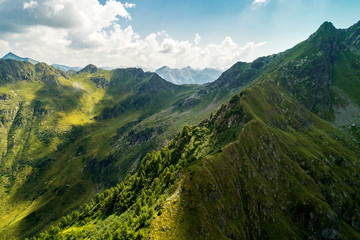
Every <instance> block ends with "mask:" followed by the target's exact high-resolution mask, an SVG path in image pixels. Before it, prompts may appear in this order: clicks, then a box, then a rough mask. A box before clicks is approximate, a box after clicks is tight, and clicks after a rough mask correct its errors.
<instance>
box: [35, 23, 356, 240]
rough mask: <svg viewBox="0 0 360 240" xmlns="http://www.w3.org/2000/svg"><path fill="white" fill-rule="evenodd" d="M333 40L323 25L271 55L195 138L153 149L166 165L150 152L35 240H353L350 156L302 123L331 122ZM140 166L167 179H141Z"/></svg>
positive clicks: (336, 140)
mask: <svg viewBox="0 0 360 240" xmlns="http://www.w3.org/2000/svg"><path fill="white" fill-rule="evenodd" d="M339 34H341V33H339V32H338V31H337V30H336V29H334V28H333V26H332V25H330V24H328V23H326V24H324V25H323V26H322V27H321V28H320V29H319V31H318V32H317V33H316V34H314V35H312V36H311V37H310V39H309V40H308V41H306V42H303V43H301V44H299V45H298V46H296V47H295V48H293V49H291V50H289V51H287V52H285V53H282V54H280V55H278V56H276V57H275V59H274V60H273V61H271V62H270V63H269V65H268V68H267V69H266V70H265V71H264V73H266V75H263V76H260V77H259V78H258V79H257V80H256V82H257V84H255V85H253V86H252V87H250V88H248V89H246V90H245V91H243V92H242V93H241V94H240V95H238V96H235V97H234V98H233V99H232V100H231V101H230V103H229V104H227V105H225V106H223V107H222V108H221V109H220V110H219V111H218V113H217V114H215V115H213V116H212V117H211V118H210V120H206V121H204V122H203V123H202V124H200V125H199V127H194V128H190V130H189V128H188V127H185V128H184V130H183V132H182V133H181V134H179V135H178V136H177V137H176V138H175V140H173V141H171V142H170V144H169V145H168V146H167V147H166V148H165V149H163V150H162V151H165V152H166V151H168V150H170V152H172V153H173V154H172V155H171V156H172V157H171V158H164V159H162V158H159V157H157V156H159V155H162V154H163V153H162V151H161V152H158V153H152V154H151V155H149V156H148V157H147V158H145V159H144V160H143V162H142V166H143V167H141V168H140V170H139V171H138V172H137V173H135V175H133V176H132V177H129V178H128V179H127V180H125V182H124V185H123V186H118V187H117V188H114V189H111V190H109V191H110V192H111V194H107V197H106V200H104V201H95V202H94V203H92V204H91V210H90V213H89V211H83V210H81V211H80V213H78V215H77V214H75V215H77V216H75V215H72V216H71V217H69V219H67V220H69V221H67V222H66V221H65V222H64V221H63V222H62V223H61V224H60V225H59V226H58V228H55V229H54V228H53V229H50V231H49V232H46V233H43V234H42V235H40V238H44V239H47V238H48V236H49V235H50V236H52V237H55V238H61V237H65V238H69V239H71V238H72V237H91V236H93V237H94V238H95V239H103V238H110V237H115V238H116V239H129V238H141V237H144V236H145V237H149V238H153V239H165V238H166V239H234V238H235V239H254V238H256V239H259V238H260V239H279V238H280V239H304V238H310V239H324V238H326V239H334V238H342V239H357V238H359V237H360V236H359V231H360V228H359V225H360V209H359V208H360V206H359V205H358V202H359V199H360V196H359V190H360V189H359V186H360V184H359V183H360V178H359V174H358V168H359V159H360V157H359V154H360V153H359V148H358V145H357V144H356V142H354V141H353V140H352V139H351V138H350V137H349V136H347V135H346V134H343V133H341V132H339V131H338V130H337V129H335V128H334V127H333V126H331V125H330V124H329V123H328V122H326V121H324V120H322V119H321V118H319V117H318V116H317V115H315V114H314V113H316V114H318V115H320V116H322V117H323V118H326V119H330V120H331V119H332V117H333V116H332V115H333V106H335V105H337V104H339V103H338V102H334V99H333V98H332V96H331V94H332V93H331V91H332V89H331V84H332V82H335V83H334V84H336V82H337V81H338V80H339V78H338V77H339V76H338V75H336V74H333V66H334V64H335V71H336V67H338V68H340V71H339V74H340V75H341V70H342V69H341V68H342V65H341V64H339V62H340V63H341V61H340V60H338V58H337V56H339V55H337V54H336V53H334V50H336V49H337V46H338V44H339V43H341V42H339V41H338V40H339V38H338V37H339ZM341 37H342V36H340V38H341ZM334 47H335V48H334ZM336 59H337V60H336ZM238 66H239V69H240V70H241V69H242V67H244V68H247V67H248V65H246V64H243V65H241V64H240V65H238ZM236 68H237V67H236ZM347 81H349V82H351V83H353V82H352V80H351V79H348V78H347ZM354 84H355V85H356V82H355V83H354ZM337 87H339V88H340V86H339V85H337ZM342 90H343V91H344V92H346V89H342ZM352 90H353V91H355V90H354V89H352ZM356 91H357V92H358V91H359V89H358V90H356ZM348 94H349V92H348ZM354 96H355V95H354ZM352 99H353V100H355V99H354V98H352ZM204 131H205V133H204ZM201 132H203V133H201ZM230 136H231V137H230ZM174 142H175V143H178V144H174ZM179 146H186V147H185V148H184V149H185V150H184V149H183V150H181V147H180V149H179ZM166 149H167V150H166ZM189 149H190V152H188V153H189V154H183V153H184V152H183V151H185V152H187V151H188V150H189ZM199 153H200V154H199ZM185 159H186V160H185ZM152 162H161V163H163V164H164V165H165V166H168V168H169V169H172V170H170V171H167V170H166V171H165V169H166V168H165V166H163V167H162V168H161V169H162V170H161V171H153V169H152V168H151V166H152V164H151V163H152ZM147 166H148V167H147ZM171 166H173V167H172V168H171ZM141 169H143V170H141ZM163 174H165V175H168V177H167V178H166V177H165V176H164V175H163ZM137 179H139V180H140V181H139V180H137ZM156 179H160V181H159V182H158V181H157V180H156ZM157 185H158V186H160V188H161V189H162V190H161V193H159V192H158V190H157V189H156V188H154V187H155V186H157ZM149 186H152V187H149ZM142 192H144V193H146V195H152V197H151V198H147V197H145V196H143V195H142V194H140V193H142ZM129 196H134V197H132V198H131V197H130V198H129ZM154 197H155V199H156V200H155V201H156V203H154ZM98 198H99V197H98ZM124 202H125V203H126V205H124V204H125V203H124ZM112 206H120V210H119V209H117V210H116V209H114V210H111V209H112ZM121 206H126V207H125V208H124V209H127V210H124V209H123V210H121V209H122V208H121ZM159 206H160V208H159ZM104 209H107V210H105V211H104ZM149 209H150V210H149ZM108 223H111V224H110V225H108Z"/></svg>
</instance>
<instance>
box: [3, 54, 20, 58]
mask: <svg viewBox="0 0 360 240" xmlns="http://www.w3.org/2000/svg"><path fill="white" fill-rule="evenodd" d="M10 57H17V58H20V57H19V56H17V55H15V54H13V53H12V52H9V53H7V54H6V55H5V56H3V57H2V59H8V58H10Z"/></svg>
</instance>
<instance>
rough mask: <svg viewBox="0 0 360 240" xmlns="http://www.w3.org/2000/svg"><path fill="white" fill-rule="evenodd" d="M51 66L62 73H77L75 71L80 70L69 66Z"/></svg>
mask: <svg viewBox="0 0 360 240" xmlns="http://www.w3.org/2000/svg"><path fill="white" fill-rule="evenodd" d="M52 66H53V67H55V68H57V69H59V70H62V71H64V72H67V71H70V70H74V71H76V72H77V71H80V70H81V67H69V66H66V65H60V64H53V65H52Z"/></svg>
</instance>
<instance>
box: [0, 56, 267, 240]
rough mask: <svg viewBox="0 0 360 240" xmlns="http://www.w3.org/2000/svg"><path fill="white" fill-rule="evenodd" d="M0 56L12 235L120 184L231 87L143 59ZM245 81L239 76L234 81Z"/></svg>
mask: <svg viewBox="0 0 360 240" xmlns="http://www.w3.org/2000/svg"><path fill="white" fill-rule="evenodd" d="M0 63H1V64H2V68H1V70H2V71H3V75H2V76H3V77H2V78H1V79H2V80H4V83H3V84H1V85H0V101H2V105H1V119H2V125H1V126H0V131H1V133H2V134H1V135H0V136H1V139H0V146H1V148H0V151H1V152H0V154H1V155H2V158H1V164H0V166H1V167H0V171H1V180H2V181H1V182H2V183H1V184H0V196H1V197H0V199H1V200H0V201H1V202H0V209H1V211H0V212H2V214H1V216H0V218H1V220H2V221H1V223H0V229H2V230H1V231H0V236H1V237H5V238H18V237H20V238H21V237H23V236H27V235H31V234H33V233H34V232H37V231H38V230H39V229H41V228H42V227H43V226H44V225H46V224H48V223H51V222H52V221H56V220H58V219H59V217H60V216H62V215H64V214H65V213H68V212H70V211H71V210H73V209H76V208H78V206H79V205H80V204H82V203H84V202H86V201H88V200H89V199H90V198H91V197H93V196H94V194H95V193H96V192H98V191H100V190H101V189H104V188H105V186H106V187H108V186H113V185H116V184H117V183H118V182H120V181H121V180H122V179H123V178H124V176H125V175H126V174H127V173H129V172H134V171H135V170H136V169H137V167H138V164H139V162H140V159H142V158H143V157H144V156H145V154H146V153H147V152H149V151H150V150H151V149H158V148H160V147H161V146H163V145H164V144H165V143H166V142H168V141H169V140H170V139H172V137H173V136H174V134H175V133H176V132H178V130H179V129H181V127H182V126H183V125H184V124H186V123H189V124H197V123H198V122H200V121H201V120H202V119H203V118H204V117H205V116H208V115H209V114H210V113H211V112H213V111H214V109H216V108H217V107H218V106H219V105H220V104H221V103H223V102H225V101H226V100H228V99H229V97H230V96H231V93H229V92H227V91H223V90H221V91H217V90H211V91H210V90H206V91H204V90H202V89H204V87H198V86H194V85H192V86H191V85H189V86H176V85H173V84H170V83H167V82H165V81H163V80H162V79H160V78H159V77H158V76H157V75H154V74H152V73H144V72H142V70H140V69H125V70H114V71H104V70H100V69H97V68H96V67H95V66H92V65H89V66H88V67H86V68H85V69H84V70H82V71H80V72H78V73H71V75H67V74H64V73H63V72H61V71H58V70H56V69H54V68H53V67H49V66H47V65H46V64H38V65H36V66H34V65H31V64H29V63H22V62H16V61H1V62H0ZM9 66H10V67H9ZM24 69H26V71H24ZM258 71H260V70H258ZM19 73H22V74H19ZM239 76H241V74H240V75H239ZM236 79H237V78H235V79H233V81H234V80H236ZM247 83H248V81H247V82H242V79H241V77H240V78H239V80H238V81H237V83H236V86H233V88H232V89H233V91H234V90H235V89H239V88H241V87H243V86H244V85H246V84H247ZM220 89H221V88H220ZM204 92H205V93H204ZM1 155H0V156H1ZM69 199H70V201H69Z"/></svg>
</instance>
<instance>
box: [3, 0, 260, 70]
mask: <svg viewBox="0 0 360 240" xmlns="http://www.w3.org/2000/svg"><path fill="white" fill-rule="evenodd" d="M0 1H1V0H0ZM13 2H17V3H19V2H21V0H6V1H5V2H4V5H3V6H2V7H1V8H0V49H1V50H2V51H13V52H15V53H16V54H19V55H21V56H27V57H31V58H34V59H37V60H39V61H44V62H47V63H59V64H66V65H72V66H85V65H87V64H89V63H93V64H96V65H97V66H110V67H118V66H128V67H134V66H143V67H149V68H158V67H161V66H163V65H168V66H170V67H184V66H188V65H190V66H192V67H195V68H204V67H217V68H227V67H230V66H231V65H232V64H234V63H235V62H236V61H239V60H242V61H249V60H253V59H254V57H255V55H254V52H255V51H256V49H258V48H260V47H262V46H263V45H264V44H266V43H265V42H263V43H253V42H249V43H247V44H245V45H243V46H240V45H239V44H237V43H235V42H234V41H233V40H232V39H231V37H225V38H224V40H223V41H222V42H220V43H212V44H208V45H205V46H202V47H200V46H198V44H199V42H200V39H201V37H200V35H199V34H198V33H197V34H195V38H194V40H193V41H180V40H176V39H174V38H172V37H171V36H169V34H168V33H167V32H165V31H159V32H157V33H151V34H149V35H147V36H140V35H139V34H138V33H136V32H135V31H134V30H133V28H132V27H131V26H127V27H121V26H120V25H119V23H118V21H117V20H118V19H119V18H123V19H131V16H130V14H129V12H128V11H127V10H126V9H127V8H128V7H129V8H130V6H132V7H133V6H135V5H132V4H130V3H128V4H126V3H125V4H122V3H121V2H118V1H115V0H109V1H107V2H106V3H105V4H104V5H101V4H99V2H98V1H97V0H76V1H73V0H37V3H38V5H37V6H35V5H33V6H34V7H33V8H32V14H27V12H29V11H28V9H29V7H28V8H27V9H26V10H25V9H23V6H25V5H24V3H25V2H24V1H22V3H23V4H20V6H21V8H17V9H16V11H15V10H11V11H10V9H11V8H9V7H10V6H11V7H13V8H14V7H15V6H17V5H14V4H12V3H13ZM27 3H29V4H30V3H31V1H30V2H27ZM4 9H5V10H7V11H10V12H11V14H14V13H16V14H23V15H25V16H24V19H25V20H27V21H25V20H17V21H14V22H12V23H11V21H7V23H9V24H13V25H12V26H11V29H9V28H6V27H5V26H4V25H5V24H4V22H3V21H4V20H6V16H9V14H10V13H7V12H6V11H5V10H4ZM12 16H15V15H12ZM16 16H18V15H16ZM10 20H14V18H13V17H12V18H10ZM1 32H2V33H3V34H1Z"/></svg>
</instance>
